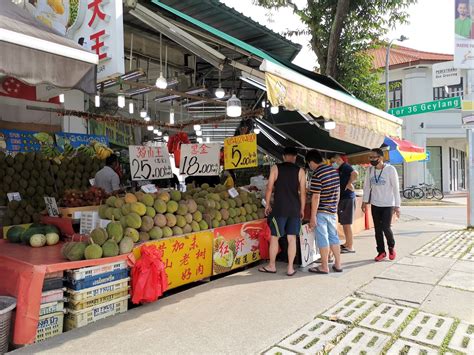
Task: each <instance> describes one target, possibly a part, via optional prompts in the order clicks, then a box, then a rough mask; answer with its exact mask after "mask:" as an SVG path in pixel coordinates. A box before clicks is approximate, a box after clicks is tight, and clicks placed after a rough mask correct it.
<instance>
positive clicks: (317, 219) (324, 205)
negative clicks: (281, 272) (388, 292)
mask: <svg viewBox="0 0 474 355" xmlns="http://www.w3.org/2000/svg"><path fill="white" fill-rule="evenodd" d="M306 162H307V163H308V165H309V167H310V169H311V170H313V176H312V177H311V185H310V192H311V193H312V194H313V195H312V197H311V219H310V222H309V226H310V228H312V229H314V228H316V240H317V243H318V244H317V245H318V247H319V252H320V254H321V266H319V267H313V268H310V269H309V270H308V271H310V272H314V273H316V274H328V273H329V265H328V257H329V249H331V251H332V252H333V254H334V259H335V262H334V265H333V266H332V269H333V271H335V272H342V267H341V247H340V246H339V244H340V243H339V236H338V235H337V228H336V212H337V205H338V200H339V174H338V173H337V171H336V170H334V169H333V168H332V167H331V166H329V165H326V164H324V163H323V157H322V156H321V153H319V152H318V151H317V150H310V151H309V152H308V154H306Z"/></svg>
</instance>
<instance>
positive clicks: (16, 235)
mask: <svg viewBox="0 0 474 355" xmlns="http://www.w3.org/2000/svg"><path fill="white" fill-rule="evenodd" d="M24 231H25V228H23V227H21V226H14V227H11V228H10V229H9V230H8V232H7V239H8V241H9V242H10V243H21V235H22V234H23V232H24Z"/></svg>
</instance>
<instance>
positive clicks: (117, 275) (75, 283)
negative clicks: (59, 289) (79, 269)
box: [66, 269, 128, 291]
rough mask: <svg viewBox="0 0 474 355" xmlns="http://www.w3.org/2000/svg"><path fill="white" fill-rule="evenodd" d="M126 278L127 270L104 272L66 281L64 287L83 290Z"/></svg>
mask: <svg viewBox="0 0 474 355" xmlns="http://www.w3.org/2000/svg"><path fill="white" fill-rule="evenodd" d="M127 277H128V269H122V270H115V271H111V272H106V273H103V274H99V275H94V276H91V277H86V278H85V279H82V280H74V279H67V281H66V286H67V287H68V288H70V289H73V290H75V291H78V290H83V289H85V288H89V287H96V286H100V285H103V284H107V283H109V282H114V281H118V280H121V279H125V278H127Z"/></svg>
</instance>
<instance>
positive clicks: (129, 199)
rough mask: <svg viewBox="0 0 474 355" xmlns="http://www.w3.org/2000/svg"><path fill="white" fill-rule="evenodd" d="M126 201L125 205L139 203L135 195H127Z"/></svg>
mask: <svg viewBox="0 0 474 355" xmlns="http://www.w3.org/2000/svg"><path fill="white" fill-rule="evenodd" d="M124 201H125V203H134V202H137V201H138V199H137V197H136V196H135V195H134V194H131V193H127V194H125V197H124Z"/></svg>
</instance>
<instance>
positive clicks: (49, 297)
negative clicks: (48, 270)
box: [41, 288, 66, 304]
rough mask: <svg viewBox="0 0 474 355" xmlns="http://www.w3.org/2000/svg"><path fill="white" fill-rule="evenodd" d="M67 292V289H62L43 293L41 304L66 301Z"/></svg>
mask: <svg viewBox="0 0 474 355" xmlns="http://www.w3.org/2000/svg"><path fill="white" fill-rule="evenodd" d="M65 290H66V289H65V288H60V289H57V290H51V291H45V292H43V293H41V304H44V303H51V302H57V301H62V300H64V291H65Z"/></svg>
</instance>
